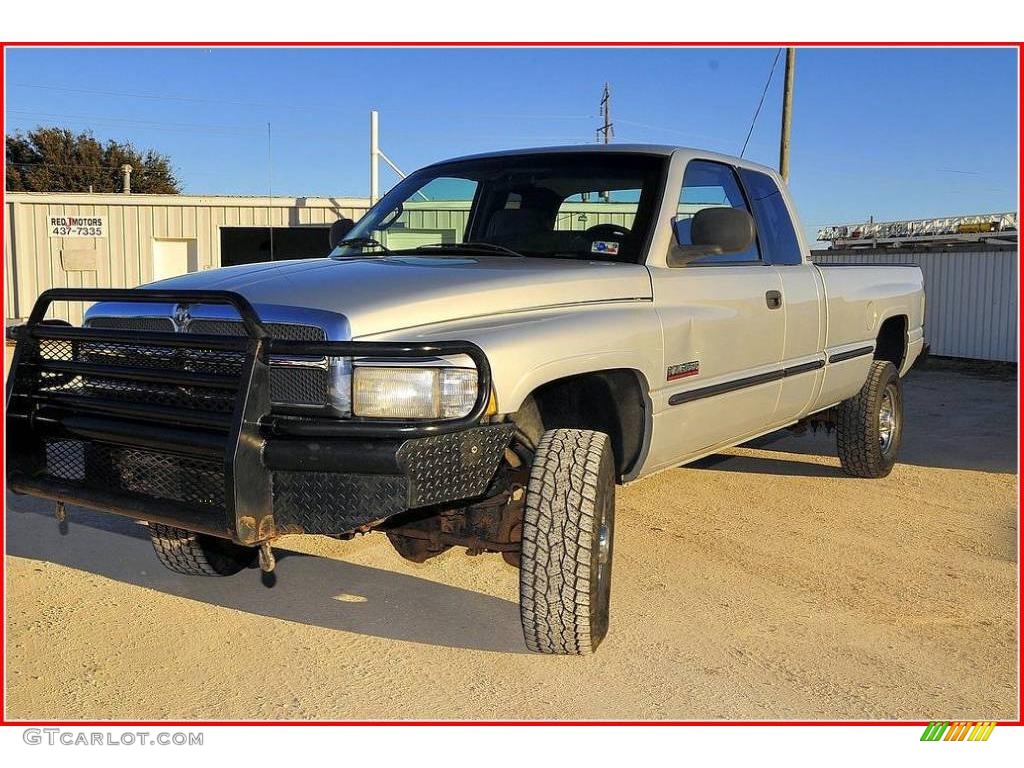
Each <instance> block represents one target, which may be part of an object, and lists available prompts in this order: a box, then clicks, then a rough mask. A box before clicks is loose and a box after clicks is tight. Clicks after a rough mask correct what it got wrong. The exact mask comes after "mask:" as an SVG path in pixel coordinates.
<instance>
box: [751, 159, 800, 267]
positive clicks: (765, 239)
mask: <svg viewBox="0 0 1024 768" xmlns="http://www.w3.org/2000/svg"><path fill="white" fill-rule="evenodd" d="M740 179H742V181H743V186H744V188H745V189H746V192H747V196H748V198H749V199H750V205H751V207H752V208H753V209H754V223H755V224H756V226H757V239H758V241H759V242H760V244H761V250H762V252H763V254H764V259H765V261H767V262H768V263H769V264H775V265H777V266H784V265H793V264H801V263H802V262H803V254H802V252H801V250H800V240H799V239H798V238H797V236H796V230H795V229H794V228H793V218H792V216H790V213H789V209H788V208H787V207H786V201H785V199H784V198H783V197H782V193H781V192H780V191H779V188H778V186H777V185H776V184H775V180H774V179H772V177H771V176H769V175H768V174H766V173H761V172H760V171H753V170H750V169H749V168H740Z"/></svg>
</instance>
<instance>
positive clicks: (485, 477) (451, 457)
mask: <svg viewBox="0 0 1024 768" xmlns="http://www.w3.org/2000/svg"><path fill="white" fill-rule="evenodd" d="M514 430H515V427H514V426H513V425H512V424H495V425H490V426H486V427H476V428H473V429H467V430H465V431H463V432H455V433H452V434H447V435H435V436H433V437H425V438H421V439H418V440H409V441H408V442H406V443H405V445H403V446H402V448H401V450H400V451H399V452H398V462H399V466H401V467H402V468H403V469H404V470H405V472H406V474H408V476H409V479H410V481H411V484H412V489H411V490H412V493H411V496H410V506H411V507H423V506H427V505H429V504H437V503H439V502H442V501H454V500H456V499H468V498H472V497H474V496H479V495H481V494H482V493H483V492H484V491H486V490H487V486H488V485H489V484H490V482H491V479H492V478H493V477H494V472H495V471H496V470H497V468H498V462H499V461H500V460H501V457H502V455H503V454H504V452H505V448H506V447H507V446H508V444H509V441H510V440H511V439H512V433H513V431H514Z"/></svg>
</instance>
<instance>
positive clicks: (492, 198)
mask: <svg viewBox="0 0 1024 768" xmlns="http://www.w3.org/2000/svg"><path fill="white" fill-rule="evenodd" d="M666 163H667V158H664V157H658V156H654V155H644V154H636V153H621V154H620V153H614V152H572V153H564V154H558V153H538V154H529V155H508V156H504V157H487V158H481V159H469V160H462V161H454V162H450V163H444V164H441V165H435V166H431V167H429V168H425V169H424V170H422V171H418V172H417V173H414V174H413V175H411V176H409V177H407V178H406V179H404V180H403V181H402V182H400V183H399V184H398V185H397V186H396V187H395V188H394V189H392V190H391V191H390V192H389V193H388V194H387V195H385V196H384V197H383V198H382V199H381V201H380V202H379V203H378V204H377V205H376V206H374V207H373V208H372V209H371V210H370V211H369V212H368V213H367V214H366V215H365V216H364V217H363V218H362V219H361V220H360V221H359V223H358V224H357V225H356V226H355V227H354V228H353V229H352V231H351V232H350V233H349V234H348V236H347V238H346V240H345V242H343V243H342V244H341V245H339V246H338V247H337V248H335V249H334V251H333V252H332V253H331V256H332V257H333V258H350V257H354V256H366V255H368V254H370V253H380V254H387V253H431V254H438V255H446V254H448V253H452V254H466V253H472V252H474V251H478V252H479V253H481V254H487V255H496V256H505V257H510V258H514V257H516V256H532V257H542V258H556V259H587V260H601V261H618V262H625V263H637V262H639V261H641V260H642V256H643V248H644V244H645V243H646V241H647V237H648V235H649V233H650V226H651V222H652V220H653V212H654V210H655V207H656V205H657V203H658V202H659V199H658V198H659V197H660V190H661V185H662V178H663V173H664V170H665V165H666Z"/></svg>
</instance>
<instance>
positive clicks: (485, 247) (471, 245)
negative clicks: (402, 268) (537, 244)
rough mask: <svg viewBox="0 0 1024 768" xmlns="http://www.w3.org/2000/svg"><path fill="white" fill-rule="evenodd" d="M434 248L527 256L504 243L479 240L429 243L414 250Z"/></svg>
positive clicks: (522, 257)
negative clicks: (496, 243) (498, 243)
mask: <svg viewBox="0 0 1024 768" xmlns="http://www.w3.org/2000/svg"><path fill="white" fill-rule="evenodd" d="M421 248H422V249H433V248H436V249H438V250H442V249H444V250H451V251H460V250H461V251H491V252H493V253H503V254H505V255H506V256H515V257H517V258H520V259H525V258H526V256H524V255H523V254H521V253H520V252H519V251H513V250H512V249H511V248H506V247H505V246H504V245H495V244H494V243H479V242H466V243H429V244H427V245H421V246H418V247H417V248H415V249H414V250H420V249H421Z"/></svg>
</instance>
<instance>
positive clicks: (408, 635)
mask: <svg viewBox="0 0 1024 768" xmlns="http://www.w3.org/2000/svg"><path fill="white" fill-rule="evenodd" d="M52 510H53V506H52V504H50V503H47V502H43V501H41V500H39V499H31V498H28V497H23V496H15V495H12V494H8V496H7V515H6V517H7V553H8V554H10V555H14V556H16V557H23V558H29V559H33V560H42V561H47V562H51V563H56V564H58V565H64V566H67V567H69V568H75V569H78V570H81V571H87V572H89V573H94V574H97V575H99V576H104V577H106V578H109V579H115V580H117V581H120V582H123V583H126V584H133V585H136V586H140V587H145V588H147V589H153V590H157V591H159V592H164V593H166V594H169V595H175V596H177V597H183V598H186V599H189V600H198V601H201V602H205V603H209V604H211V605H217V606H222V607H224V608H231V609H234V610H238V611H245V612H246V613H250V614H255V615H260V616H267V617H270V618H275V619H282V620H284V621H292V622H296V623H299V624H306V625H310V626H317V627H323V628H325V629H336V630H342V631H345V632H355V633H359V634H363V635H369V636H373V637H380V638H388V639H393V640H405V641H409V642H416V643H425V644H429V645H437V646H445V647H450V648H469V649H476V650H483V651H496V652H500V653H523V654H525V653H527V650H526V647H525V645H524V644H523V639H522V631H521V629H520V625H519V609H518V606H517V605H516V604H515V603H513V602H511V601H508V600H504V599H502V598H498V597H492V596H490V595H484V594H481V593H479V592H472V591H469V590H466V589H461V588H458V587H451V586H447V585H444V584H438V583H435V582H433V581H428V580H426V579H421V578H417V577H415V576H407V575H404V574H399V573H394V572H391V571H386V570H381V569H378V568H371V567H368V566H363V565H355V564H353V563H346V562H344V561H341V560H334V559H330V558H323V557H312V556H307V555H304V554H301V553H298V552H292V551H289V550H286V549H279V550H275V552H276V554H277V556H278V561H279V562H278V567H277V570H276V575H277V579H276V582H275V584H274V587H273V588H272V589H268V588H267V587H266V586H264V585H263V584H262V583H261V579H260V572H259V571H258V570H256V569H252V570H248V571H243V572H242V573H239V574H237V575H235V576H232V577H227V578H206V577H198V576H183V575H180V574H176V573H172V572H171V571H167V570H165V569H164V568H163V567H162V566H161V565H160V563H159V562H158V561H157V559H156V556H155V555H154V554H153V550H152V546H151V545H150V543H149V534H148V532H147V531H146V529H145V527H144V526H142V525H140V524H138V523H135V522H134V521H132V520H128V519H126V518H120V517H116V516H114V515H102V514H97V513H93V512H90V511H88V510H85V509H81V508H79V507H69V509H68V512H69V521H70V525H69V530H68V535H66V536H62V535H60V534H59V533H58V527H57V523H56V522H55V520H54V518H53V515H52ZM396 557H397V555H396ZM140 599H144V593H140Z"/></svg>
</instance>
